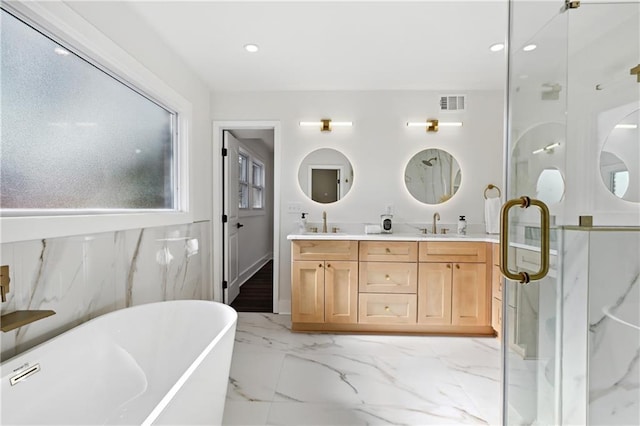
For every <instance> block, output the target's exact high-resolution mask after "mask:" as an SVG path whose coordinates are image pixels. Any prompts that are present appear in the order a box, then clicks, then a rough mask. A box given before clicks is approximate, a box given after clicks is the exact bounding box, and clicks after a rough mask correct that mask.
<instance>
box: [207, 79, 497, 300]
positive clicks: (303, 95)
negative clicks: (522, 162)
mask: <svg viewBox="0 0 640 426" xmlns="http://www.w3.org/2000/svg"><path fill="white" fill-rule="evenodd" d="M443 93H447V92H446V91H439V92H408V91H407V92H401V91H397V92H396V91H393V92H391V91H379V92H346V91H343V92H259V93H257V92H233V93H224V92H220V93H213V94H212V102H211V111H212V117H213V120H214V121H233V120H264V121H279V122H280V128H281V138H280V144H281V146H280V147H279V148H278V147H276V157H277V156H278V152H279V155H280V159H279V164H280V165H281V167H280V169H279V170H276V172H275V173H276V182H279V185H280V200H275V202H276V203H280V209H281V211H282V214H281V217H280V218H279V219H278V218H276V220H279V221H280V229H281V232H280V235H279V236H276V237H275V238H276V240H277V241H276V242H277V243H279V247H280V262H279V265H275V266H274V267H276V268H279V273H280V283H279V284H280V286H279V292H280V297H279V302H280V303H279V308H280V312H289V310H290V286H291V283H290V278H291V271H290V257H291V250H290V245H289V242H288V241H287V240H286V235H287V234H288V233H291V232H295V231H297V220H298V217H299V214H298V213H295V214H293V213H287V206H288V204H289V203H291V202H297V203H301V206H302V211H307V212H309V213H310V217H309V221H310V222H319V221H320V220H321V214H322V211H326V212H327V215H328V223H329V226H331V224H332V223H334V224H335V223H340V224H343V223H346V224H361V223H365V222H368V223H378V222H379V220H380V214H383V213H384V209H385V206H386V205H388V204H391V205H393V206H394V210H395V212H394V220H395V222H396V223H401V222H408V223H422V224H427V223H430V222H431V218H432V216H433V213H435V212H439V213H440V216H441V218H442V220H441V223H442V224H449V225H450V227H451V228H452V229H455V222H456V220H457V217H458V215H462V214H463V215H466V216H467V221H468V223H469V224H470V226H472V225H477V226H478V228H479V229H481V230H483V229H484V228H483V227H482V223H483V221H484V207H483V203H484V198H483V191H484V189H485V187H486V186H487V184H488V183H494V184H497V185H501V183H502V169H503V167H502V139H503V94H502V93H501V92H500V91H495V92H488V91H487V92H483V91H469V92H467V95H468V98H467V100H468V109H467V111H466V112H464V113H453V112H450V113H439V112H438V110H439V106H438V101H439V95H440V94H443ZM321 118H331V119H333V120H336V121H353V127H351V128H345V127H342V128H335V129H334V130H333V131H332V132H330V133H321V132H320V129H319V128H314V127H300V126H299V124H298V123H299V122H300V121H316V120H319V119H321ZM427 118H439V119H440V120H441V121H448V120H450V121H458V120H461V121H463V122H464V126H463V127H461V128H441V129H440V131H439V132H438V133H426V132H425V130H424V129H423V128H422V129H421V128H417V127H412V128H409V127H407V126H406V122H407V121H424V120H426V119H427ZM318 148H334V149H337V150H339V151H341V152H342V153H343V154H344V155H345V156H346V157H347V158H348V159H349V160H350V161H351V163H352V164H353V169H354V179H353V187H352V189H351V191H350V192H349V193H348V194H347V195H346V196H345V197H344V199H342V200H341V201H340V202H338V203H335V204H318V203H315V202H313V201H311V200H309V199H308V198H307V197H306V196H305V195H304V193H303V192H302V190H301V188H300V186H299V184H298V166H299V164H300V163H301V162H302V160H303V159H304V157H305V156H306V155H307V154H309V153H310V152H311V151H313V150H315V149H318ZM425 148H442V149H445V150H446V151H448V152H449V153H451V154H452V155H453V156H454V157H455V158H456V159H457V160H458V162H459V163H460V166H461V167H462V170H463V172H462V184H461V186H460V190H459V191H458V193H457V194H456V195H455V196H454V197H453V198H452V199H451V200H449V201H447V202H446V203H444V204H440V205H436V206H429V205H425V204H422V203H420V202H418V201H416V200H415V199H413V198H412V197H411V196H410V195H409V193H408V191H407V190H406V188H405V185H404V169H405V166H406V163H407V162H408V161H409V160H410V159H411V157H413V155H415V154H416V153H417V152H418V151H421V150H423V149H425ZM276 164H278V158H276ZM360 229H361V230H362V228H360ZM214 244H215V243H214Z"/></svg>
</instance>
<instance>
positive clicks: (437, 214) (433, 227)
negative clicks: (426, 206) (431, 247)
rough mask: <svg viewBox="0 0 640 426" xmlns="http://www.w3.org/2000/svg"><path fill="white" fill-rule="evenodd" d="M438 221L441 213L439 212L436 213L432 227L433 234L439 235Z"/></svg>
mask: <svg viewBox="0 0 640 426" xmlns="http://www.w3.org/2000/svg"><path fill="white" fill-rule="evenodd" d="M436 220H440V213H438V212H435V213H434V214H433V226H432V227H431V233H432V234H437V233H438V230H437V228H436Z"/></svg>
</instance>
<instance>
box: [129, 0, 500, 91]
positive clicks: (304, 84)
mask: <svg viewBox="0 0 640 426" xmlns="http://www.w3.org/2000/svg"><path fill="white" fill-rule="evenodd" d="M128 4H129V5H130V6H131V8H132V9H133V10H134V11H135V12H136V13H138V14H139V15H140V17H141V18H142V19H144V20H145V21H146V22H147V23H148V24H149V25H150V26H151V27H152V28H154V30H155V31H156V32H157V33H158V34H159V35H160V37H161V38H162V39H163V40H164V41H165V43H167V44H168V45H169V46H170V47H171V48H172V49H173V50H175V51H176V52H179V54H180V55H182V57H183V58H184V60H185V62H186V63H187V64H188V65H189V66H190V67H191V68H192V69H193V70H195V71H196V72H197V73H198V74H199V75H200V76H201V78H202V80H203V81H205V82H206V83H207V84H208V85H209V86H210V87H211V89H212V90H213V91H235V90H469V89H503V88H504V79H505V61H506V59H505V54H504V51H503V52H499V53H492V52H490V51H489V46H490V45H491V44H493V43H496V42H502V41H504V40H505V38H506V27H507V2H506V0H493V1H456V0H448V1H410V2H407V1H356V2H352V1H342V2H335V1H334V2H328V1H287V2H272V1H258V2H246V1H195V2H191V1H160V2H155V1H152V2H148V1H134V2H130V3H128ZM247 43H256V44H258V45H259V46H260V51H259V52H258V53H255V54H249V53H247V52H246V51H245V50H244V49H243V46H244V45H245V44H247Z"/></svg>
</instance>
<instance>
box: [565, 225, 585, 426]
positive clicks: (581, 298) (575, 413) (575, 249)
mask: <svg viewBox="0 0 640 426" xmlns="http://www.w3.org/2000/svg"><path fill="white" fill-rule="evenodd" d="M560 256H561V263H560V264H562V265H563V271H562V273H563V283H562V298H563V301H562V302H563V304H562V308H563V309H562V419H563V424H573V425H579V424H586V421H587V401H586V398H585V395H586V394H587V321H588V318H587V315H588V311H587V300H588V291H589V286H588V283H589V232H585V231H578V230H566V231H565V232H564V235H563V244H562V250H561V251H560Z"/></svg>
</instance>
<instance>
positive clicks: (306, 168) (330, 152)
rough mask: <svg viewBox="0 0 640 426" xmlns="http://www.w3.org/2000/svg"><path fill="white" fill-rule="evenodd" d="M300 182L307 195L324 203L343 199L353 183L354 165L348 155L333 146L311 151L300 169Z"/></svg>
mask: <svg viewBox="0 0 640 426" xmlns="http://www.w3.org/2000/svg"><path fill="white" fill-rule="evenodd" d="M298 183H299V184H300V188H301V189H302V192H304V193H305V195H306V196H307V197H309V198H310V199H312V200H313V201H316V202H318V203H322V204H329V203H335V202H336V201H339V200H341V199H342V198H343V197H344V196H345V195H346V194H347V193H348V192H349V190H350V189H351V186H352V185H353V167H352V165H351V162H350V161H349V159H348V158H347V157H345V156H344V154H342V153H341V152H339V151H336V150H335V149H331V148H321V149H317V150H315V151H313V152H311V153H309V154H308V155H307V156H306V157H305V158H304V160H302V163H301V164H300V168H299V169H298Z"/></svg>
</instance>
